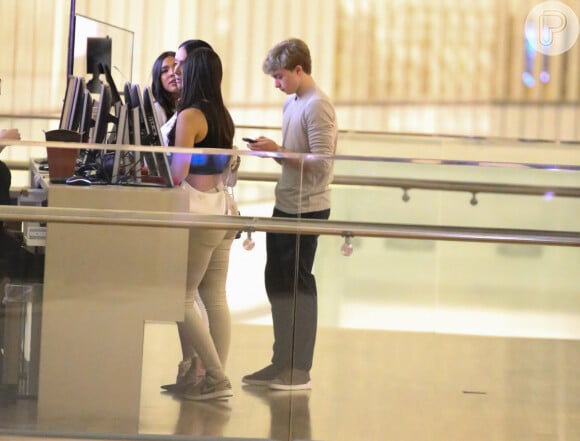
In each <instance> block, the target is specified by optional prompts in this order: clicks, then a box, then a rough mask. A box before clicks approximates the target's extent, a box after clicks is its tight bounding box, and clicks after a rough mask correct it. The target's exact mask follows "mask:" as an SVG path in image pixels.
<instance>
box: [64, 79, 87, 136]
mask: <svg viewBox="0 0 580 441" xmlns="http://www.w3.org/2000/svg"><path fill="white" fill-rule="evenodd" d="M85 91H86V87H85V80H84V79H83V78H77V81H76V87H75V90H74V93H73V99H72V105H71V109H70V112H69V117H68V123H67V127H66V129H67V130H71V131H73V132H77V131H79V127H80V124H81V118H82V115H83V106H84V98H85Z"/></svg>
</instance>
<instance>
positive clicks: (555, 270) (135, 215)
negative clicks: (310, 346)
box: [0, 130, 580, 441]
mask: <svg viewBox="0 0 580 441" xmlns="http://www.w3.org/2000/svg"><path fill="white" fill-rule="evenodd" d="M248 131H249V132H250V133H248V135H250V136H252V135H255V132H254V131H253V130H248ZM240 132H241V130H240ZM238 135H239V136H241V133H239V134H238ZM244 136H245V135H244ZM432 141H433V142H430V143H427V142H425V141H424V140H417V139H405V138H401V139H397V140H396V142H395V141H394V140H393V139H388V138H385V139H384V140H383V142H382V143H380V142H378V141H377V140H376V139H375V138H374V137H373V136H369V137H368V139H367V138H365V137H361V138H360V139H359V140H356V141H355V140H353V138H352V137H351V135H346V134H343V135H341V139H340V141H339V147H340V149H341V150H342V151H345V152H349V153H345V154H343V155H338V156H336V157H334V158H333V160H334V161H335V183H334V184H332V211H331V216H330V219H329V220H328V221H321V222H315V221H309V220H306V219H301V220H300V221H296V222H290V223H284V222H279V220H277V219H272V218H271V214H272V209H273V206H274V186H275V180H276V179H277V175H276V173H277V170H278V169H277V168H276V167H278V166H277V164H276V163H275V162H274V161H273V160H272V159H271V158H269V157H258V155H256V154H252V153H249V152H245V151H244V150H242V151H241V155H242V162H241V168H240V172H239V181H238V184H237V186H236V188H235V197H236V201H237V204H238V207H239V209H240V212H241V216H239V217H226V216H209V217H208V216H200V215H190V214H188V213H187V209H186V205H183V199H182V198H181V197H180V196H179V188H174V189H159V188H158V189H152V188H148V189H143V188H138V187H123V188H121V187H120V186H111V187H109V186H92V187H74V186H64V185H60V186H58V185H57V186H54V185H53V186H51V185H48V187H46V188H44V190H43V185H42V184H40V188H35V189H32V188H29V189H26V190H24V189H23V190H19V191H13V197H14V198H15V200H14V201H13V206H9V207H3V208H2V211H0V213H1V214H0V217H3V218H4V219H5V222H6V223H5V227H7V229H8V234H9V236H10V237H11V238H12V239H14V240H16V241H17V242H16V243H17V244H19V242H18V241H23V240H25V241H27V242H25V248H24V249H22V248H21V247H20V246H16V247H12V248H10V247H8V246H2V247H1V248H0V249H1V250H2V252H3V253H4V257H3V259H0V261H1V262H2V271H3V273H2V275H3V277H0V280H2V281H3V286H2V291H1V294H2V298H3V306H2V308H3V314H4V315H3V317H2V321H3V323H2V326H1V327H0V328H1V329H2V331H3V337H2V339H0V341H2V342H3V343H2V344H3V346H2V348H3V351H2V355H3V358H2V385H3V386H2V395H1V396H2V402H1V403H2V404H1V405H2V411H1V412H0V439H3V437H4V438H5V437H8V438H7V439H14V438H15V437H18V436H23V435H31V434H32V435H34V436H38V435H40V436H41V437H42V436H44V437H45V438H59V437H63V438H71V437H76V438H78V439H82V438H92V439H99V438H102V439H150V437H151V436H153V437H155V439H164V438H165V439H171V437H175V436H176V435H183V436H187V437H190V438H192V439H203V437H215V438H218V439H219V438H220V437H223V438H225V439H240V438H241V439H248V438H250V439H272V440H339V441H341V440H345V441H346V440H353V439H365V440H367V439H368V440H375V439H391V438H392V439H401V438H408V439H426V438H430V437H436V438H442V439H443V438H445V439H448V438H457V439H464V438H466V439H474V440H477V439H487V438H488V437H492V438H497V439H507V438H509V439H513V438H522V439H531V438H533V437H534V436H535V434H537V433H540V432H541V433H542V434H545V435H546V436H549V437H550V438H556V437H557V436H560V435H561V436H562V437H564V438H566V439H574V438H576V437H577V436H578V435H579V433H578V425H577V424H576V422H577V420H576V415H577V413H578V410H579V409H578V405H577V402H576V401H575V400H572V399H570V398H569V397H570V396H572V395H577V393H578V392H580V391H579V390H578V382H577V380H576V376H577V375H576V371H577V365H578V361H580V345H579V344H578V340H579V339H580V327H579V323H580V320H579V316H580V302H578V298H577V297H578V292H577V286H578V282H580V279H579V278H578V274H577V270H576V267H577V263H578V262H579V261H580V247H579V245H580V233H579V231H580V220H579V218H578V216H577V213H578V212H580V211H579V209H580V202H579V201H580V199H579V197H578V196H579V195H580V194H579V193H580V174H579V171H578V170H577V167H576V164H577V162H575V158H576V157H577V152H576V151H575V150H574V149H570V150H566V149H564V150H561V152H564V151H565V153H558V151H560V148H561V146H557V145H546V146H545V150H544V154H545V155H549V157H550V159H551V161H550V164H545V163H542V162H540V161H537V160H533V161H520V162H518V161H516V160H514V159H516V158H515V156H510V155H516V156H517V155H523V156H526V155H525V151H526V150H527V149H529V151H530V153H529V155H527V157H528V158H534V157H537V156H536V155H538V149H540V148H543V147H540V146H533V147H531V146H529V145H528V144H526V143H517V142H512V143H510V145H506V148H505V152H506V153H505V154H506V155H507V156H506V157H505V158H504V160H503V161H502V158H501V155H502V153H501V147H499V146H493V145H492V143H490V144H489V145H487V144H486V143H485V141H480V142H479V144H478V145H477V146H474V145H473V144H472V141H470V140H464V141H463V142H465V143H466V146H465V148H466V149H468V150H469V149H476V150H479V149H483V150H485V153H487V154H488V156H489V157H488V158H487V159H488V160H487V161H483V160H482V159H481V158H478V159H477V160H474V161H467V160H465V161H464V160H463V158H461V154H460V155H458V157H459V158H460V159H459V160H458V161H455V162H453V161H451V160H450V158H449V156H448V154H449V151H452V150H454V149H456V150H457V151H460V150H461V148H460V147H459V146H457V145H454V144H455V143H457V142H458V141H456V140H444V139H437V140H432ZM374 144H376V149H374V150H372V151H371V150H370V147H369V146H371V145H374ZM421 144H422V145H421ZM552 147H554V150H551V149H552ZM364 149H369V150H368V152H367V154H364V155H363V154H360V155H357V154H354V153H350V152H357V151H358V152H362V151H363V150H364ZM402 150H404V151H406V152H408V153H409V154H408V155H404V154H400V152H401V151H402ZM421 150H423V152H424V156H423V157H421V156H420V155H419V153H420V151H421ZM385 152H394V153H393V154H392V155H391V154H385ZM510 152H511V153H510ZM568 154H569V155H570V156H567V155H568ZM474 156H477V155H475V154H474ZM301 160H302V161H303V164H305V163H306V161H307V160H308V159H307V158H302V159H301ZM555 165H557V166H555ZM38 173H39V171H38V170H34V172H33V175H36V174H38ZM245 177H248V179H246V178H245ZM32 182H42V181H38V180H32ZM452 184H453V185H452ZM113 187H114V188H113ZM405 189H406V190H407V192H406V193H405ZM405 194H406V195H407V196H408V200H405V199H406V198H404V196H405ZM473 194H475V197H476V202H477V203H472V198H473ZM45 197H46V200H47V203H44V201H45V199H44V198H45ZM43 205H48V206H47V207H45V206H43ZM34 210H36V211H34ZM32 211H34V213H35V215H38V218H34V217H33V216H32V214H31V213H32ZM45 225H47V226H48V230H46V239H45V242H44V243H43V242H42V237H41V236H39V234H41V233H40V231H42V230H35V229H34V228H42V227H44V226H45ZM188 227H195V228H205V229H217V228H227V229H235V230H236V231H237V230H242V234H241V237H240V238H239V239H236V240H234V241H233V245H232V248H231V251H230V259H229V271H228V278H227V285H226V290H227V301H228V304H229V309H230V314H231V342H230V346H229V351H228V356H227V362H226V364H225V372H226V375H227V376H228V378H229V379H230V381H231V384H232V389H233V397H231V398H230V399H228V400H208V401H203V402H197V401H192V400H188V399H183V397H182V396H180V395H178V394H172V393H167V392H163V391H162V390H161V389H160V386H161V385H163V384H167V383H171V382H173V381H175V379H176V374H177V368H178V364H179V363H180V361H181V360H182V356H181V348H180V344H179V339H178V331H177V327H176V325H175V322H176V321H178V320H180V317H182V316H183V297H184V284H185V278H186V274H185V272H186V269H185V261H186V260H187V257H186V256H187V251H186V249H185V248H184V244H186V243H187V240H188V239H187V237H188ZM267 232H285V233H289V234H295V233H298V234H300V235H307V234H308V233H310V234H313V233H317V234H319V235H320V236H319V239H318V248H317V255H316V260H315V262H314V274H315V276H316V284H317V289H318V305H317V311H318V331H317V337H316V344H315V350H314V362H313V365H312V369H311V370H310V376H311V381H312V389H311V390H299V391H280V390H272V389H270V388H269V387H265V386H251V385H250V386H248V385H244V384H243V383H242V377H243V376H245V375H247V374H250V373H252V372H254V371H256V370H258V369H260V368H262V367H264V366H267V365H268V364H269V363H270V361H271V355H272V344H273V341H274V340H273V339H274V334H273V329H272V311H271V306H270V303H269V302H268V299H267V295H266V290H265V277H264V276H265V274H264V269H265V264H266V234H267ZM249 233H250V236H251V240H252V242H253V247H252V246H250V245H249V244H250V242H249V241H248V239H249V237H248V236H249ZM34 240H38V241H37V242H34ZM347 241H348V242H349V243H348V244H349V245H351V246H352V253H350V255H345V254H349V253H348V252H346V251H349V248H348V247H346V248H345V244H347ZM248 248H251V249H248ZM9 250H16V253H17V258H16V259H13V258H12V257H6V256H7V254H6V253H7V252H13V251H9ZM15 262H18V264H17V265H14V263H15ZM302 263H304V262H298V264H302ZM296 288H298V287H296ZM292 315H293V316H295V317H300V315H299V314H298V315H296V314H292ZM303 326H304V323H303V322H302V321H301V320H297V321H296V322H295V330H296V331H297V332H299V331H300V329H301V327H303ZM297 349H299V348H297V347H294V348H292V349H291V350H292V351H294V350H297ZM290 358H292V357H290ZM36 381H37V382H36ZM55 385H56V386H57V388H58V392H55ZM73 404H74V405H73ZM458 421H460V423H458ZM482 433H485V436H483V435H482ZM558 434H559V435H558ZM10 437H12V438H10Z"/></svg>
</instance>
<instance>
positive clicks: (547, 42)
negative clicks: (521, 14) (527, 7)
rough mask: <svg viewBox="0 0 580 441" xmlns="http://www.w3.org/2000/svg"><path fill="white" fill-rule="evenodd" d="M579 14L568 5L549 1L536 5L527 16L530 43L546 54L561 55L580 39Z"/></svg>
mask: <svg viewBox="0 0 580 441" xmlns="http://www.w3.org/2000/svg"><path fill="white" fill-rule="evenodd" d="M579 27H580V26H579V24H578V16H577V15H576V14H575V13H574V11H573V10H572V9H571V8H570V7H569V6H567V5H565V4H564V3H561V2H557V1H548V2H543V3H540V4H538V5H536V6H535V7H534V8H533V9H532V10H531V11H530V13H529V14H528V16H527V17H526V22H525V33H526V40H527V41H528V44H529V45H530V46H531V47H533V48H534V49H535V50H536V51H537V52H541V53H542V54H545V55H559V54H561V53H563V52H566V51H567V50H569V49H570V48H571V47H572V46H574V43H576V40H577V39H578V32H579Z"/></svg>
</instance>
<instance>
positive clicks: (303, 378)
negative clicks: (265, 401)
mask: <svg viewBox="0 0 580 441" xmlns="http://www.w3.org/2000/svg"><path fill="white" fill-rule="evenodd" d="M268 386H269V387H270V389H276V390H308V389H312V384H311V383H310V373H308V371H303V370H302V369H284V370H283V371H282V372H281V373H280V374H279V375H278V376H277V377H276V378H275V379H274V380H273V381H272V382H270V384H269V385H268Z"/></svg>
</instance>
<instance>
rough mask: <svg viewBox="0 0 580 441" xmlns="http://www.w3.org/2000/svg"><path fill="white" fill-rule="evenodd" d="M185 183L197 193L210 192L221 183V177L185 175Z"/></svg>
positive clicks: (217, 175) (219, 175)
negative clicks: (197, 191)
mask: <svg viewBox="0 0 580 441" xmlns="http://www.w3.org/2000/svg"><path fill="white" fill-rule="evenodd" d="M185 181H186V182H187V183H188V184H189V185H191V186H192V187H193V188H195V189H196V190H199V191H204V192H205V191H210V190H213V189H215V188H216V187H218V186H219V185H220V184H221V182H222V175H221V174H216V175H187V177H186V178H185Z"/></svg>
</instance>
